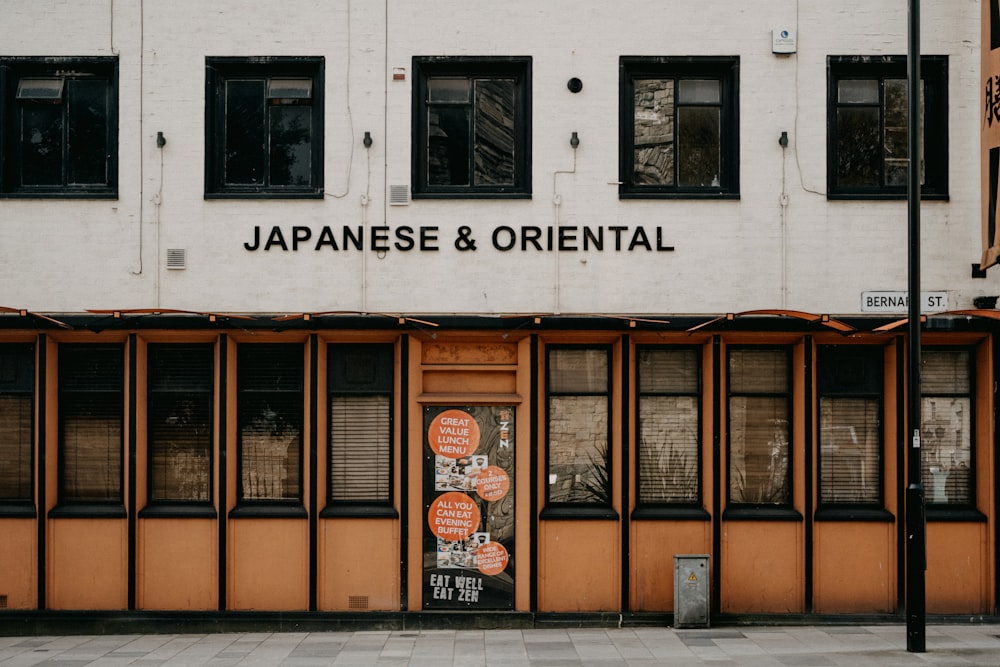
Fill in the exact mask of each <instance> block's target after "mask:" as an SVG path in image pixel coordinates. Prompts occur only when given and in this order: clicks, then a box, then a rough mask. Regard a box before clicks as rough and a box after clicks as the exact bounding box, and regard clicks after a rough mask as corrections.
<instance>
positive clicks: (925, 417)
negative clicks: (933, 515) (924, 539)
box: [920, 348, 976, 507]
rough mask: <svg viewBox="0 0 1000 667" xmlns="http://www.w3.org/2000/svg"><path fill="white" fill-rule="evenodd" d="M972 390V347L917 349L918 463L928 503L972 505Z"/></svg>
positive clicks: (973, 470)
mask: <svg viewBox="0 0 1000 667" xmlns="http://www.w3.org/2000/svg"><path fill="white" fill-rule="evenodd" d="M973 389H974V383H973V375H972V350H971V349H968V348H956V349H948V348H927V349H924V350H923V351H922V352H921V364H920V395H921V401H920V421H921V426H920V440H921V448H922V451H923V453H922V454H921V458H920V461H921V477H922V479H923V483H924V488H925V489H926V494H927V503H928V504H933V505H959V506H966V507H971V506H973V505H975V501H976V496H975V456H974V453H975V448H974V447H973V441H972V424H973V423H974V420H973V414H972V411H973V400H972V398H973Z"/></svg>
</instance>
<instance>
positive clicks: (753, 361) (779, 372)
mask: <svg viewBox="0 0 1000 667" xmlns="http://www.w3.org/2000/svg"><path fill="white" fill-rule="evenodd" d="M729 390H730V391H731V392H733V393H741V392H743V393H749V392H753V393H785V392H787V391H788V354H787V353H786V352H785V351H784V350H767V349H761V350H739V349H737V350H730V351H729Z"/></svg>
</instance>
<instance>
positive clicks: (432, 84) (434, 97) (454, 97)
mask: <svg viewBox="0 0 1000 667" xmlns="http://www.w3.org/2000/svg"><path fill="white" fill-rule="evenodd" d="M469 83H470V82H469V79H467V78H465V77H456V78H445V77H435V78H431V79H427V101H428V102H457V103H466V104H467V103H468V102H469V101H470V92H469Z"/></svg>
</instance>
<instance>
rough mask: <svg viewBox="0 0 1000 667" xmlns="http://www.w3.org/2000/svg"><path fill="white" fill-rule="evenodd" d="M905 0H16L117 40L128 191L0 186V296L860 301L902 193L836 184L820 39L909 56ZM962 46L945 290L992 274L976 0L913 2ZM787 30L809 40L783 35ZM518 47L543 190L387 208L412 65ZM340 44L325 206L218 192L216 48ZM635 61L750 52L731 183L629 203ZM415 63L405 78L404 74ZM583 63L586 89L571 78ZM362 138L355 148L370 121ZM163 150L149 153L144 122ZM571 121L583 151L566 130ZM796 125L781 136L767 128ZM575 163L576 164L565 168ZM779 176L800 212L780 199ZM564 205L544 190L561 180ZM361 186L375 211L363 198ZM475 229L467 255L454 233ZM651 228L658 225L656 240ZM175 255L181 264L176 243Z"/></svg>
mask: <svg viewBox="0 0 1000 667" xmlns="http://www.w3.org/2000/svg"><path fill="white" fill-rule="evenodd" d="M906 5H907V3H905V2H899V1H898V0H840V1H838V2H819V1H818V0H754V2H752V3H748V2H744V1H743V0H725V1H721V2H713V3H692V2H690V1H689V0H648V1H644V2H627V3H611V2H604V1H601V2H598V1H596V0H587V1H571V0H545V2H538V1H537V0H509V1H508V2H505V3H485V2H476V1H473V2H469V0H387V1H386V2H375V1H372V0H325V1H320V0H283V1H282V2H279V3H273V2H271V3H267V2H249V1H247V0H212V2H204V0H171V2H156V1H153V0H145V1H144V2H143V1H141V0H134V1H128V2H127V1H125V0H73V1H72V2H65V1H57V0H4V3H3V9H2V13H3V20H2V21H0V55H72V56H85V55H112V54H118V55H119V58H120V111H119V117H120V133H119V193H120V196H119V199H118V200H117V201H107V200H97V201H93V200H90V201H88V200H69V201H55V200H46V199H37V200H11V199H0V305H2V306H9V307H15V308H28V309H30V310H36V311H41V312H79V311H83V310H86V309H91V308H93V309H97V308H136V307H157V308H179V309H189V310H211V311H225V312H276V313H283V312H301V311H336V310H345V311H360V312H387V313H400V312H402V313H425V314H427V313H484V314H495V313H535V312H559V313H633V314H682V313H718V312H732V311H740V310H746V309H753V308H780V307H786V308H793V309H802V310H808V311H813V312H823V313H831V314H848V313H857V312H859V310H860V300H861V293H862V292H863V291H868V290H901V291H905V290H906V288H907V267H906V262H907V251H906V230H907V212H906V202H905V201H895V202H870V201H828V200H827V199H826V196H825V189H826V121H827V119H826V109H827V101H826V58H827V56H828V55H844V54H866V55H882V54H895V55H905V53H906V48H907V45H906V30H907V15H906V10H907V7H906ZM921 9H922V12H921V15H922V16H921V18H922V27H923V30H922V36H921V42H922V44H921V46H922V50H923V52H924V53H926V54H943V55H947V56H949V84H950V90H949V102H950V110H949V114H950V127H949V152H950V160H951V164H950V185H949V189H950V195H951V197H950V200H949V201H947V202H927V203H925V204H924V205H923V206H922V219H923V266H922V274H923V287H924V289H925V290H927V291H931V290H934V291H947V292H948V293H949V300H950V303H949V306H950V307H952V308H966V307H971V304H972V298H973V297H974V296H978V295H983V294H997V293H1000V282H998V281H1000V278H998V276H1000V271H998V270H997V269H992V270H990V272H989V274H988V277H987V278H986V279H973V278H971V264H973V263H976V262H978V261H979V256H980V252H981V249H980V222H979V215H980V214H979V189H980V188H979V160H978V155H979V113H978V111H979V58H980V56H979V12H980V5H979V2H978V1H977V0H924V1H923V2H922V3H921ZM781 27H793V28H797V36H798V52H797V54H795V55H791V56H778V55H774V54H772V53H771V30H772V29H777V28H781ZM462 54H467V55H529V56H531V57H532V69H533V82H532V94H533V121H532V122H533V139H532V151H533V153H532V158H533V160H532V174H533V179H532V180H533V183H532V191H533V196H532V198H531V199H530V200H515V201H503V200H492V201H491V200H418V201H412V202H411V203H410V204H409V205H408V206H390V205H388V201H387V199H388V190H389V186H391V185H408V184H409V182H410V127H411V124H410V109H411V88H410V86H411V82H412V62H411V61H412V58H413V56H415V55H462ZM229 55H235V56H243V55H309V56H325V58H326V87H325V98H326V121H325V122H326V136H325V153H326V157H325V169H326V174H325V190H326V197H325V198H324V199H322V200H299V201H288V200H265V201H261V200H229V199H226V200H205V199H204V197H203V193H204V144H205V142H204V116H205V103H204V90H205V57H206V56H229ZM621 55H738V56H740V82H739V86H740V141H741V146H740V154H741V166H740V180H741V186H740V190H741V197H740V199H739V200H737V201H721V202H708V201H694V200H690V201H686V200H628V201H624V200H619V199H618V195H617V186H616V185H615V182H616V181H617V178H618V166H617V165H618V89H619V72H618V61H619V56H621ZM395 68H403V69H404V70H405V74H406V79H405V80H404V81H394V80H393V76H392V75H393V70H394V69H395ZM574 76H575V77H579V78H580V79H582V81H583V84H584V87H583V91H582V92H581V93H579V94H576V95H574V94H572V93H570V92H569V91H568V90H567V88H566V82H567V80H568V79H569V78H571V77H574ZM366 130H367V131H369V132H371V134H372V137H373V139H374V144H373V146H372V148H371V149H368V150H366V149H365V148H364V146H363V145H362V143H361V140H362V137H363V134H364V132H365V131H366ZM158 131H161V132H163V133H164V135H165V137H166V139H167V144H166V146H165V147H164V148H163V149H159V148H157V147H156V142H155V138H156V133H157V132H158ZM573 131H576V132H578V134H579V137H580V147H579V148H578V149H577V151H576V155H575V159H574V152H573V150H572V149H571V148H570V146H569V137H570V133H571V132H573ZM782 131H786V132H788V135H789V139H790V144H789V146H788V148H787V149H786V150H782V148H781V147H780V146H779V145H778V137H779V135H780V133H781V132H782ZM566 172H572V173H566ZM782 192H784V193H786V194H787V197H788V199H787V201H788V205H787V209H786V211H785V215H784V216H783V215H782V208H781V205H780V201H781V195H782ZM555 195H558V196H559V197H560V198H561V204H560V205H559V206H556V205H555V204H554V196H555ZM365 202H367V204H366V203H365ZM345 224H347V225H352V226H355V227H356V226H359V225H365V226H368V227H373V226H388V227H389V228H390V229H391V230H395V229H397V228H399V227H401V226H404V225H406V226H410V227H413V228H420V227H422V226H423V227H437V228H438V232H437V236H438V238H439V241H438V244H439V246H440V250H438V251H436V252H419V251H416V250H414V251H409V252H401V251H396V250H390V251H389V252H388V253H376V252H372V251H367V252H358V251H356V250H353V249H352V250H348V251H341V252H333V251H331V250H329V249H324V250H322V251H320V252H316V251H314V250H313V249H312V245H311V244H307V245H306V246H305V247H301V248H300V249H299V250H298V251H294V252H293V251H288V252H284V251H281V250H275V249H272V250H270V251H268V252H264V251H257V252H248V251H247V250H246V249H244V246H243V244H244V242H247V241H250V240H251V238H252V236H253V229H254V226H255V225H259V226H260V227H261V228H262V229H263V230H264V233H267V232H268V231H269V230H270V229H271V227H272V226H274V225H279V226H280V227H281V228H282V230H283V231H284V232H285V233H286V237H287V238H288V240H289V241H290V236H291V228H292V227H293V226H309V227H310V228H312V229H313V231H314V238H315V235H316V234H318V233H319V230H320V228H322V226H323V225H331V226H333V227H334V229H335V230H339V229H340V226H341V225H345ZM556 224H562V225H571V226H581V227H582V226H585V225H586V226H592V227H597V226H605V227H608V226H614V225H620V226H627V227H629V228H630V230H631V229H634V228H635V227H636V226H640V225H641V226H643V227H644V228H645V229H646V231H647V232H650V233H651V234H653V233H655V230H656V228H657V227H660V228H662V229H663V233H664V243H666V244H668V245H672V246H674V247H675V248H676V250H675V251H674V252H669V253H666V252H647V251H645V250H635V251H632V252H628V251H615V250H613V249H609V248H608V247H606V248H605V250H604V251H603V252H582V251H581V252H562V253H558V252H547V251H545V252H537V251H534V250H528V251H524V252H522V251H520V250H516V251H510V252H500V251H498V250H496V249H494V248H493V247H492V246H491V243H490V234H491V232H492V230H493V229H495V228H496V227H499V226H501V225H509V226H511V227H514V228H519V227H521V226H522V225H536V226H541V227H548V226H550V225H556ZM463 225H467V226H470V227H471V228H472V229H473V236H474V237H475V239H476V241H477V250H475V251H474V252H473V251H460V250H458V249H456V248H455V247H454V246H453V244H452V241H453V240H454V238H455V235H456V231H457V229H458V228H459V227H460V226H463ZM653 241H654V243H655V239H653ZM169 248H183V249H185V250H186V251H187V269H185V270H182V271H176V270H167V269H166V268H165V267H166V251H167V249H169Z"/></svg>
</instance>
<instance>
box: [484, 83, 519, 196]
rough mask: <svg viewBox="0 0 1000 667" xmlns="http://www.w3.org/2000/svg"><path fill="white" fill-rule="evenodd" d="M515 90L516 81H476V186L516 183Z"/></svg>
mask: <svg viewBox="0 0 1000 667" xmlns="http://www.w3.org/2000/svg"><path fill="white" fill-rule="evenodd" d="M514 89H515V82H514V81H513V80H512V79H480V80H478V81H476V106H475V128H476V138H475V141H476V144H475V145H476V152H475V163H476V176H475V178H476V185H513V183H514Z"/></svg>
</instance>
